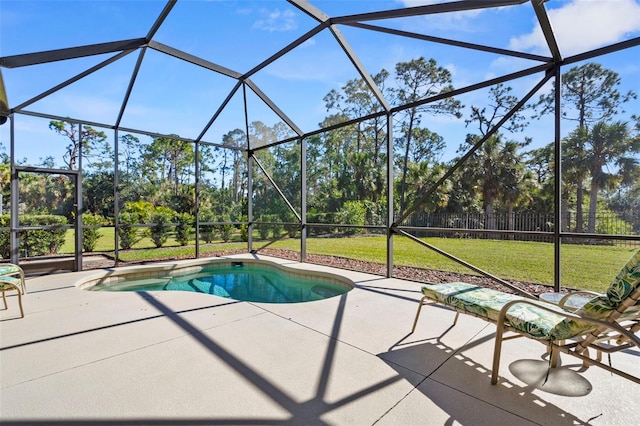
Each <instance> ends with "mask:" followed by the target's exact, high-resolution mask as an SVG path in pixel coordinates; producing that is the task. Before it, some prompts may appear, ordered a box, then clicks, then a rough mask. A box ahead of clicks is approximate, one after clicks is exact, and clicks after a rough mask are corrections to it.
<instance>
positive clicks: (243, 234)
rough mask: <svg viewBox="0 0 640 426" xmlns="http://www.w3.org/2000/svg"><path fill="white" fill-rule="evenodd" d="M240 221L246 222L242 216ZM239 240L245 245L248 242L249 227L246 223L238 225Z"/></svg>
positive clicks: (245, 218)
mask: <svg viewBox="0 0 640 426" xmlns="http://www.w3.org/2000/svg"><path fill="white" fill-rule="evenodd" d="M241 221H242V222H247V217H246V216H242V218H241ZM240 240H242V241H243V242H245V243H246V242H247V241H249V226H248V225H247V224H246V223H243V224H241V225H240Z"/></svg>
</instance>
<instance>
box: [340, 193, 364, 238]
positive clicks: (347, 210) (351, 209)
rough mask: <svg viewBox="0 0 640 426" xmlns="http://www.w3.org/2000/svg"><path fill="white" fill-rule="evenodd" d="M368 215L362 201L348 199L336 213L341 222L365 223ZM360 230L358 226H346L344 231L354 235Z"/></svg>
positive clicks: (347, 223)
mask: <svg viewBox="0 0 640 426" xmlns="http://www.w3.org/2000/svg"><path fill="white" fill-rule="evenodd" d="M366 217H367V209H366V207H365V205H364V203H362V202H361V201H346V202H345V203H344V204H343V205H342V208H341V209H340V210H339V211H338V212H337V213H336V219H337V221H338V223H339V224H341V225H342V224H344V225H364V224H365V220H366ZM358 232H360V230H359V229H358V228H345V231H344V233H345V234H349V235H353V234H357V233H358Z"/></svg>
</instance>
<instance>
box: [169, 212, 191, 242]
mask: <svg viewBox="0 0 640 426" xmlns="http://www.w3.org/2000/svg"><path fill="white" fill-rule="evenodd" d="M174 221H175V222H176V223H177V225H176V240H177V241H178V242H179V243H180V245H181V246H186V245H187V244H189V239H190V237H191V234H193V221H194V217H193V215H190V214H189V213H176V215H175V218H174Z"/></svg>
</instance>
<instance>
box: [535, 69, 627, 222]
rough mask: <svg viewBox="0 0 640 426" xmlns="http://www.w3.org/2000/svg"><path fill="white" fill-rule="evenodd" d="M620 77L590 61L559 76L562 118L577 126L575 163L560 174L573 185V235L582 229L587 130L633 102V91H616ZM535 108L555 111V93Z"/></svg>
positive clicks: (573, 145)
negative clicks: (569, 178)
mask: <svg viewBox="0 0 640 426" xmlns="http://www.w3.org/2000/svg"><path fill="white" fill-rule="evenodd" d="M620 82H621V80H620V76H619V75H618V73H616V72H615V71H612V70H609V69H606V68H603V67H602V65H600V64H597V63H594V62H590V63H587V64H584V65H581V66H577V67H573V68H571V69H570V70H569V71H567V72H566V73H564V74H562V78H561V89H562V101H563V107H562V117H563V118H565V119H566V120H571V121H576V122H577V123H578V130H579V131H578V133H576V134H575V135H574V138H573V140H572V142H573V144H572V150H573V152H572V153H571V154H572V155H575V156H577V159H576V161H572V162H567V163H566V168H563V171H565V172H567V173H568V174H569V175H570V176H571V177H572V178H573V179H574V180H573V183H574V184H575V185H576V232H582V231H583V230H584V222H583V221H584V218H583V211H582V205H583V199H584V182H585V180H586V179H587V175H588V174H589V169H588V162H586V161H582V160H583V159H584V155H583V151H584V149H585V148H584V145H585V143H586V140H585V139H584V138H585V137H586V135H587V134H588V130H589V127H590V126H591V125H592V124H593V123H596V122H599V121H604V122H606V121H608V120H610V119H611V118H612V117H614V116H615V115H616V114H618V113H620V112H622V109H621V108H622V105H623V104H625V103H626V102H628V101H629V100H631V99H636V97H637V96H636V94H635V93H634V92H633V91H628V92H626V93H621V92H620V91H619V86H620ZM536 107H537V108H538V109H539V113H540V114H541V115H542V114H546V113H549V112H552V111H554V109H555V90H552V91H551V92H550V93H548V94H546V95H542V96H540V99H539V101H538V103H537V104H536Z"/></svg>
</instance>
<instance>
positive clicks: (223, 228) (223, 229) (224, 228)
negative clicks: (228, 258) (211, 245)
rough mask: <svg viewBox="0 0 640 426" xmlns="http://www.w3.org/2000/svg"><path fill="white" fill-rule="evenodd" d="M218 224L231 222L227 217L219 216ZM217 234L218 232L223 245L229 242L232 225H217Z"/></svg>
mask: <svg viewBox="0 0 640 426" xmlns="http://www.w3.org/2000/svg"><path fill="white" fill-rule="evenodd" d="M218 222H231V218H230V217H229V216H221V217H220V218H219V219H218ZM217 228H218V232H220V238H222V241H224V242H225V243H228V242H229V241H231V235H232V234H233V225H232V224H230V223H223V224H221V225H217Z"/></svg>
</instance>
